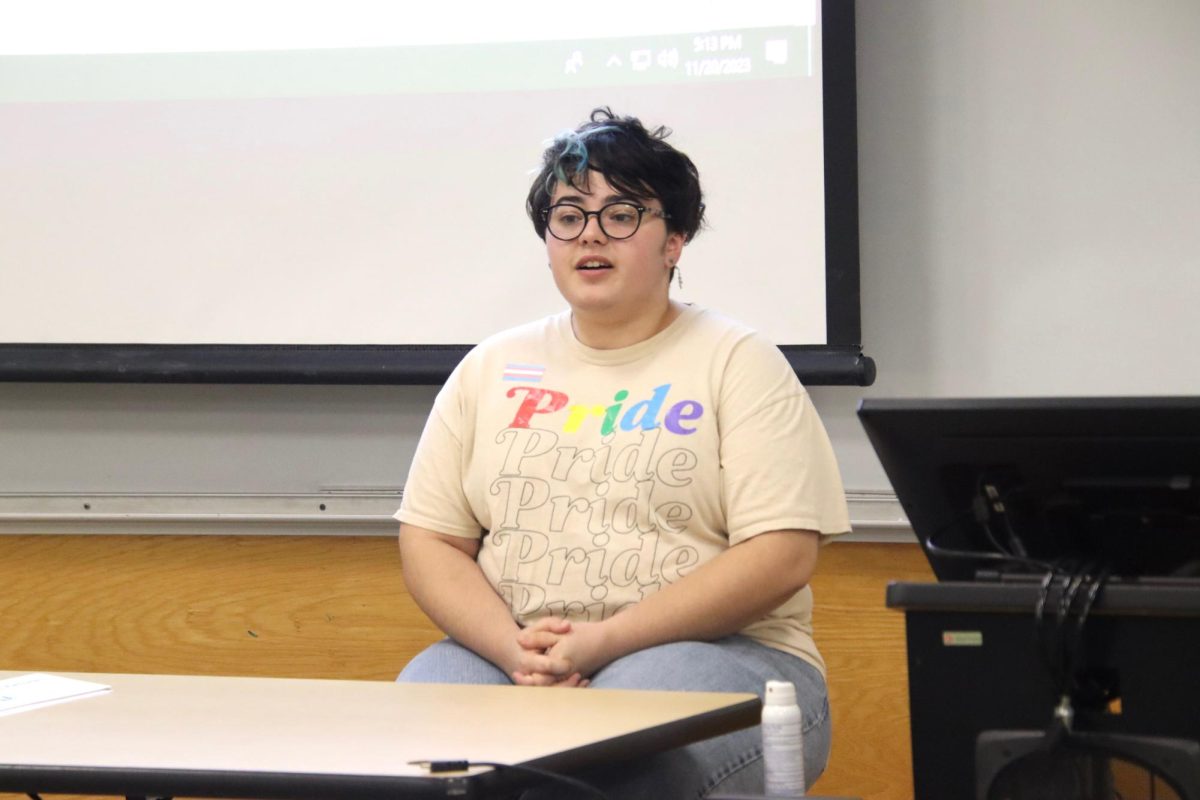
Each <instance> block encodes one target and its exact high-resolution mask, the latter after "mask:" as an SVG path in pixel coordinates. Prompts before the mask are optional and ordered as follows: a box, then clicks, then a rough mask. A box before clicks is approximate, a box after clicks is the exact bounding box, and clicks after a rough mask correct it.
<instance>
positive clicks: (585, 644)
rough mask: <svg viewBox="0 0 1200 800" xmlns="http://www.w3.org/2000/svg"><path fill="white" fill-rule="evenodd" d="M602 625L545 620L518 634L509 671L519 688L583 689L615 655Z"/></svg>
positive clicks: (548, 618)
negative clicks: (517, 650) (516, 651)
mask: <svg viewBox="0 0 1200 800" xmlns="http://www.w3.org/2000/svg"><path fill="white" fill-rule="evenodd" d="M606 634H607V631H606V629H605V627H604V623H603V622H571V621H570V620H566V619H559V618H557V617H544V618H542V619H539V620H537V621H536V622H534V623H533V624H532V625H530V626H529V627H527V628H522V629H521V630H520V631H519V632H518V633H517V645H518V646H519V647H520V653H519V655H518V658H517V668H516V669H515V670H513V671H512V673H511V676H512V679H513V682H514V683H516V684H517V685H518V686H566V687H578V688H583V687H586V686H587V685H588V684H589V683H590V682H591V676H592V675H593V674H594V673H595V672H596V671H597V670H598V669H600V668H601V667H603V666H604V665H605V664H607V663H608V662H609V661H611V660H613V657H614V655H615V654H612V653H610V652H608V649H609V646H608V636H607V635H606Z"/></svg>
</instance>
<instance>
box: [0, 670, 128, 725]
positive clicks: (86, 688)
mask: <svg viewBox="0 0 1200 800" xmlns="http://www.w3.org/2000/svg"><path fill="white" fill-rule="evenodd" d="M111 689H112V687H111V686H106V685H104V684H103V683H92V682H91V681H81V680H76V679H75V678H64V677H62V676H60V675H47V674H46V673H44V672H31V673H29V674H28V675H18V676H16V677H15V678H5V679H4V680H0V717H2V716H4V715H5V714H14V713H17V712H19V711H28V710H30V709H33V708H41V707H42V706H48V705H51V704H52V703H63V702H66V701H68V700H78V699H79V698H81V697H88V696H89V695H93V694H100V693H101V692H107V691H109V690H111Z"/></svg>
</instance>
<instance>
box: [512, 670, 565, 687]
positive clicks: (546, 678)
mask: <svg viewBox="0 0 1200 800" xmlns="http://www.w3.org/2000/svg"><path fill="white" fill-rule="evenodd" d="M512 679H513V682H514V683H516V684H517V685H518V686H553V685H554V684H555V683H556V682H557V681H558V678H556V677H554V676H553V675H546V674H544V673H541V672H521V671H519V670H518V671H517V672H514V673H513V674H512Z"/></svg>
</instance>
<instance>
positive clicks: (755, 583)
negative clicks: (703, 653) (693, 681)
mask: <svg viewBox="0 0 1200 800" xmlns="http://www.w3.org/2000/svg"><path fill="white" fill-rule="evenodd" d="M817 549H818V537H817V534H815V533H812V532H810V531H776V532H772V533H765V534H761V535H759V536H756V537H753V538H751V539H749V540H747V541H745V542H742V543H740V544H738V545H736V546H734V547H731V548H730V549H729V550H727V551H726V552H724V553H722V554H721V555H720V556H718V557H717V558H715V559H713V560H712V561H709V562H707V563H705V564H703V565H701V566H700V567H698V568H697V569H696V570H695V571H694V572H692V573H690V574H688V575H687V576H686V577H684V578H682V579H681V580H679V581H676V582H675V583H673V584H670V585H668V586H665V587H663V589H661V590H660V591H658V592H656V593H655V594H652V595H650V596H649V597H647V598H646V599H644V600H642V601H641V602H639V603H637V604H636V605H633V606H630V607H629V608H627V609H625V610H624V611H622V612H621V613H619V614H617V615H616V616H614V617H612V618H610V619H609V620H607V621H606V622H605V623H604V626H605V627H606V628H607V631H606V639H607V640H608V648H607V649H608V650H609V651H610V653H611V657H612V658H619V657H621V656H623V655H627V654H629V653H632V652H635V651H638V650H643V649H645V648H647V647H652V646H654V645H657V644H663V643H665V642H672V641H683V640H697V641H711V640H713V639H718V638H720V637H722V636H727V635H729V634H732V633H736V632H738V631H739V630H741V629H742V628H744V627H746V626H747V625H749V624H750V623H752V622H754V621H756V620H758V619H761V618H762V617H763V616H764V615H766V614H767V613H768V612H770V611H771V610H772V609H774V608H777V607H778V606H779V605H781V604H782V603H784V602H785V601H786V600H788V598H790V597H791V596H792V595H794V594H795V593H796V592H798V591H799V590H800V589H801V588H803V587H804V586H805V585H807V583H808V581H809V579H810V578H811V577H812V573H813V571H814V569H815V568H816V562H817Z"/></svg>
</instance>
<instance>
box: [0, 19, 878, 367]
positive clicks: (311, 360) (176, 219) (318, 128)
mask: <svg viewBox="0 0 1200 800" xmlns="http://www.w3.org/2000/svg"><path fill="white" fill-rule="evenodd" d="M406 8H407V4H397V3H392V2H383V1H382V0H351V1H350V2H346V1H343V2H339V3H336V4H334V3H328V2H316V0H310V1H309V2H278V1H277V0H270V1H268V2H247V0H242V1H241V2H237V3H235V2H227V1H225V0H221V1H220V2H217V1H215V0H206V2H191V1H189V2H173V3H161V2H157V3H156V2H146V1H144V0H110V1H109V2H105V3H102V4H96V3H84V2H68V0H45V1H44V2H39V3H36V4H33V3H29V4H24V5H23V7H22V8H21V9H19V10H17V11H15V12H13V11H10V12H8V13H9V15H10V20H9V22H10V24H6V25H5V26H4V29H3V30H2V31H0V175H3V180H0V220H2V222H0V225H2V226H3V228H2V231H0V268H2V270H3V274H4V275H5V277H6V279H7V280H6V283H7V284H8V288H9V291H7V292H5V293H4V294H3V299H2V300H0V304H2V306H0V308H2V313H0V343H3V344H0V377H2V378H5V379H8V380H149V381H154V380H161V381H183V380H200V381H268V382H392V383H396V382H436V381H439V380H441V379H443V378H444V377H445V375H446V374H448V373H449V371H450V369H451V368H452V367H453V366H454V364H455V363H456V362H457V360H458V359H459V358H460V357H461V355H462V353H463V352H465V350H466V349H467V347H469V346H470V345H471V344H473V343H475V342H478V341H479V340H480V339H482V338H484V337H486V336H487V335H489V334H491V333H494V332H496V331H499V330H502V329H504V328H507V327H510V326H513V325H516V324H519V323H522V322H526V321H528V320H530V319H534V318H537V317H540V316H544V315H547V314H551V313H555V312H557V311H559V310H561V309H562V308H563V307H564V303H563V301H562V299H561V298H560V297H559V296H558V294H557V292H556V290H555V289H554V286H553V282H552V280H551V278H550V276H549V274H548V271H547V270H546V256H545V250H544V245H543V243H542V242H541V241H540V240H539V239H538V238H537V237H536V236H535V234H534V233H533V229H532V225H531V224H530V222H529V220H528V218H527V217H526V215H525V210H524V199H525V195H526V192H527V191H528V188H529V184H530V181H531V178H532V174H533V172H534V171H535V170H536V168H537V166H538V160H539V156H540V154H541V150H542V148H543V146H544V144H545V142H546V140H547V139H548V138H550V137H552V136H553V135H554V134H556V133H558V132H560V131H561V130H564V129H567V128H571V127H574V126H575V125H576V124H578V123H579V122H581V121H583V120H584V119H586V117H587V115H588V113H589V112H590V110H591V109H592V108H594V107H597V106H611V107H612V109H613V110H614V111H616V112H617V113H619V114H632V115H634V116H638V117H640V118H641V119H642V120H643V122H645V123H646V124H647V125H650V126H655V125H659V124H664V125H667V126H668V127H670V128H672V129H673V130H674V131H675V132H674V133H673V134H672V136H671V139H670V141H671V142H672V143H674V144H675V145H676V146H677V147H679V148H680V149H682V150H684V151H685V152H687V153H688V154H689V155H690V156H691V157H692V159H693V160H694V161H695V162H696V164H697V165H698V167H699V169H700V174H701V180H702V183H703V185H704V189H705V200H706V203H707V207H708V221H709V223H708V228H707V229H706V230H704V231H702V232H701V234H700V235H699V236H698V237H697V238H696V239H695V240H694V241H693V242H692V243H691V244H690V245H689V246H688V247H687V248H686V249H685V251H684V256H683V258H682V260H681V262H680V267H681V271H682V274H683V280H684V288H683V289H682V290H679V289H677V288H673V289H672V293H673V296H675V297H676V298H678V299H681V300H684V301H687V302H696V303H699V304H701V305H704V306H708V307H713V308H716V309H718V310H720V311H721V312H723V313H725V314H727V315H729V316H731V317H734V318H736V319H740V320H742V321H744V322H746V323H748V324H750V325H752V326H754V327H756V328H758V329H759V330H761V331H763V332H764V333H765V334H766V335H767V336H768V337H769V338H771V339H772V340H773V341H775V342H776V343H777V344H779V345H780V346H781V347H782V348H783V349H784V351H785V352H786V353H788V355H789V358H791V359H792V361H793V364H794V366H796V368H797V371H798V372H799V373H800V374H801V376H802V377H803V378H805V379H806V380H808V381H809V382H815V383H869V382H870V379H871V376H872V375H873V365H872V364H871V362H870V359H866V358H864V357H863V356H862V355H861V347H860V346H859V344H860V338H859V327H860V326H859V318H858V260H857V210H856V205H857V199H856V190H855V183H856V174H855V167H854V158H855V148H854V116H853V106H854V94H853V52H854V51H853V7H852V5H851V4H850V3H848V2H837V3H833V2H830V1H829V0H826V3H825V7H824V8H822V7H821V5H820V4H819V3H818V2H817V0H795V1H794V2H786V3H783V2H763V1H762V0H743V2H738V3H729V4H713V5H712V8H709V9H705V8H701V7H699V6H698V5H697V4H694V3H688V4H684V3H680V2H661V3H646V2H636V3H635V2H629V0H613V2H609V3H606V4H605V5H604V6H603V7H602V8H596V7H585V6H581V5H578V4H574V5H573V4H565V5H564V4H562V3H555V4H553V5H552V4H550V3H546V2H526V3H515V4H510V5H502V4H495V3H478V4H475V3H468V4H467V5H466V6H465V7H464V6H462V5H454V6H440V5H437V4H429V5H425V4H422V6H421V7H420V20H419V22H418V21H416V20H415V19H413V18H412V17H411V16H406V15H409V14H412V13H415V12H411V11H407V10H406ZM14 13H15V14H16V15H17V16H16V19H15V20H13V19H11V15H12V14H14ZM847 71H848V72H847ZM839 108H840V111H839V110H837V109H839Z"/></svg>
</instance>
